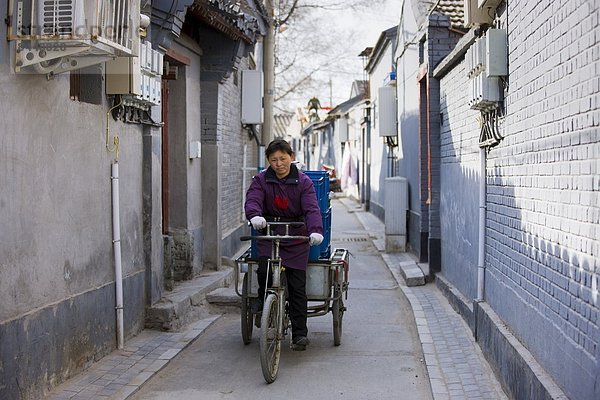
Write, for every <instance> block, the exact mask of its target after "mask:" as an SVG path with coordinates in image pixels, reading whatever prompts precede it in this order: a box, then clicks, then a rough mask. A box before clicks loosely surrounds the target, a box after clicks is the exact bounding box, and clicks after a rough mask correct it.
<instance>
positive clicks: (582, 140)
mask: <svg viewBox="0 0 600 400" xmlns="http://www.w3.org/2000/svg"><path fill="white" fill-rule="evenodd" d="M598 7H599V5H598V2H597V1H596V2H594V1H568V0H560V1H550V0H542V1H538V2H528V1H526V0H515V1H509V4H508V10H509V11H508V13H503V14H502V15H501V16H500V17H501V20H502V24H503V25H504V27H505V28H507V29H508V34H509V38H508V43H509V76H508V80H507V82H506V84H507V86H506V91H505V96H506V97H505V111H506V117H505V118H503V119H501V120H500V128H501V133H502V135H503V136H505V138H504V140H503V141H502V142H501V143H500V145H499V146H498V147H496V148H494V149H493V150H491V152H490V153H489V154H488V165H487V174H486V181H487V185H488V191H487V201H488V208H487V229H486V266H487V273H486V286H485V291H486V295H485V298H486V301H487V302H488V303H489V304H490V305H491V306H492V308H493V309H494V311H495V312H496V313H498V315H499V316H500V317H501V318H502V319H503V320H504V322H505V323H506V324H507V325H508V327H509V329H510V330H511V331H512V332H513V333H514V335H515V336H516V337H517V338H518V339H519V340H520V341H521V342H522V343H523V344H524V345H525V346H526V347H527V349H528V350H529V351H531V353H532V354H533V355H534V357H535V358H536V360H537V361H538V362H540V364H541V365H542V366H543V368H544V369H545V370H546V371H547V372H549V373H550V374H551V376H552V377H553V379H554V380H555V382H556V383H557V384H558V385H559V386H560V387H561V388H562V389H563V390H564V391H565V393H566V394H567V395H568V396H569V398H573V399H588V398H589V399H592V398H600V384H599V383H598V380H599V379H600V374H599V371H600V365H599V362H598V360H599V359H600V343H598V342H599V341H600V327H599V321H598V316H599V313H600V311H599V298H598V297H599V296H598V289H599V288H600V278H599V276H598V271H599V269H600V242H599V238H600V229H599V224H600V196H599V194H598V193H599V191H600V178H599V175H600V170H599V169H600V131H599V124H600V108H599V104H598V98H599V92H600V88H599V87H600V50H599V48H600V46H599V45H598V41H599V39H600V30H599V28H598V23H599V9H598ZM461 68H463V67H462V66H461V67H456V68H455V70H454V71H452V72H451V73H450V74H448V75H446V76H445V77H444V78H443V79H442V104H444V96H445V101H446V108H445V109H446V113H447V114H448V117H449V121H448V124H449V127H448V128H447V129H448V131H447V132H446V133H442V159H443V163H444V164H443V170H444V168H446V167H445V166H446V165H447V167H448V170H447V173H446V175H447V176H446V175H444V174H445V173H444V172H442V182H443V181H444V177H447V178H448V179H450V182H447V185H446V186H444V183H442V191H444V190H445V189H451V186H452V185H458V183H459V182H458V180H459V179H463V180H464V181H465V183H464V188H465V192H467V191H471V189H469V188H470V187H472V186H473V187H474V186H476V184H477V179H476V176H474V179H472V180H470V179H469V178H468V175H469V163H471V164H474V163H475V162H474V161H473V160H471V161H467V160H466V159H465V160H464V163H462V162H459V160H462V157H463V155H464V156H465V157H467V158H469V157H475V155H474V154H473V152H476V151H477V150H476V147H475V144H474V143H473V140H474V139H476V135H475V134H474V133H475V132H476V131H477V123H476V122H475V121H473V120H471V119H470V118H469V114H470V113H471V111H469V110H466V109H465V110H464V112H457V111H453V107H454V104H453V103H455V102H459V103H461V104H464V99H463V98H461V93H460V91H461V90H462V91H463V92H464V91H465V90H464V88H460V87H456V86H457V82H456V80H464V78H462V76H463V74H462V73H461V72H460V69H461ZM452 79H454V80H455V81H454V82H453V81H452ZM444 92H446V93H445V94H444ZM442 112H444V107H442ZM471 115H472V114H471ZM464 123H466V126H463V124H464ZM459 165H460V167H458V166H459ZM452 168H454V171H453V170H452ZM459 170H460V171H459ZM461 174H462V175H464V177H462V178H461ZM444 195H446V196H449V197H448V198H449V200H452V199H459V197H456V196H455V197H452V196H451V195H450V194H443V195H442V196H444ZM443 202H444V197H443V199H442V203H443ZM468 203H469V201H468V199H467V202H466V204H462V208H461V209H459V210H458V211H457V213H464V218H465V220H466V222H465V224H464V225H457V227H456V232H455V233H452V230H451V227H450V224H451V222H452V221H447V222H446V224H448V226H447V227H446V228H444V227H442V241H443V242H444V240H446V239H447V238H448V235H450V234H454V235H455V236H458V237H466V239H465V240H468V238H469V237H472V236H473V235H472V233H471V234H470V233H468V232H467V231H468V230H469V229H473V230H476V227H474V226H473V227H470V226H468V225H469V224H471V223H472V222H469V221H468V220H469V215H470V213H475V212H476V210H475V208H473V205H472V204H471V205H469V204H468ZM454 206H455V205H453V204H452V203H450V204H446V205H444V204H442V213H443V215H442V220H443V218H445V215H451V213H452V212H453V207H454ZM444 207H445V208H444ZM444 211H445V215H444ZM454 219H455V220H458V219H459V218H458V217H455V218H454ZM442 223H443V224H444V222H442ZM453 243H454V242H453V241H452V240H450V243H449V245H452V244H453ZM443 246H444V250H443V254H444V255H447V256H448V255H449V256H448V257H447V258H445V259H444V264H443V271H444V275H449V276H450V277H451V278H450V279H451V280H452V281H453V283H454V284H456V285H457V286H458V287H459V288H460V289H461V291H463V293H465V294H467V295H469V296H471V297H472V296H473V288H472V286H473V285H472V283H465V282H464V281H463V280H462V279H461V275H462V274H466V275H464V276H469V278H466V279H467V280H469V281H470V280H471V279H472V278H471V277H472V276H473V274H475V271H474V270H472V271H471V268H473V266H474V265H475V263H476V257H475V258H474V259H473V254H472V248H470V247H465V248H464V249H463V251H461V252H460V253H461V254H462V253H464V252H466V253H467V254H470V255H469V256H468V259H469V260H472V261H471V262H470V263H469V264H470V267H465V266H464V265H460V263H458V264H448V263H447V262H446V261H448V260H452V261H457V260H458V261H459V256H458V255H457V254H458V253H459V252H453V251H452V249H448V248H446V244H444V245H443ZM471 246H476V243H474V242H472V243H471ZM475 255H476V253H475ZM450 256H452V257H450Z"/></svg>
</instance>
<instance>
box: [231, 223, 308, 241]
mask: <svg viewBox="0 0 600 400" xmlns="http://www.w3.org/2000/svg"><path fill="white" fill-rule="evenodd" d="M275 218H277V219H276V220H269V219H267V228H266V229H267V234H266V235H260V236H258V235H257V236H242V237H240V240H241V241H242V242H245V241H248V240H270V241H279V240H300V241H303V242H308V240H309V239H310V238H309V237H308V236H295V235H289V229H290V227H291V226H304V222H300V221H282V219H284V218H283V217H275ZM275 226H285V234H284V235H273V234H272V232H271V228H273V227H275Z"/></svg>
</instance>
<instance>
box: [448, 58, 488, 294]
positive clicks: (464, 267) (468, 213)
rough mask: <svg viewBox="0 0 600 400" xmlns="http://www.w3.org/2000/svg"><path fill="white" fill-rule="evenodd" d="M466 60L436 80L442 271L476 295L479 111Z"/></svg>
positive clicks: (462, 290) (458, 285)
mask: <svg viewBox="0 0 600 400" xmlns="http://www.w3.org/2000/svg"><path fill="white" fill-rule="evenodd" d="M466 87H468V78H467V76H466V71H465V63H464V62H463V63H460V64H459V65H457V66H456V67H455V68H454V69H452V70H451V71H450V72H449V73H448V75H446V76H445V77H444V78H443V79H442V80H441V82H440V118H441V122H440V125H441V134H440V157H441V171H440V180H441V189H440V196H441V201H440V222H441V228H440V230H441V236H442V273H443V275H444V276H445V277H446V278H447V279H448V280H449V281H450V282H452V284H453V285H454V286H455V287H457V288H458V289H459V290H460V291H461V292H462V293H463V294H464V295H465V296H466V297H467V298H470V299H473V298H475V297H476V295H477V275H476V274H477V249H478V245H479V239H478V235H477V232H478V231H477V227H478V217H479V197H478V195H479V181H480V176H481V173H480V171H479V170H480V164H479V146H478V138H479V129H478V125H477V120H476V118H477V117H478V115H479V113H478V112H477V111H474V110H471V109H469V107H468V105H467V90H465V88H466Z"/></svg>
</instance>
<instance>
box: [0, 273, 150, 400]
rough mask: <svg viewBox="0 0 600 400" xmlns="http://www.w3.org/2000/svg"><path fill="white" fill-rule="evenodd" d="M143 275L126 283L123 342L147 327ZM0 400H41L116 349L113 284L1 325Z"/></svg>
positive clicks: (127, 280)
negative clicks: (49, 392) (53, 389)
mask: <svg viewBox="0 0 600 400" xmlns="http://www.w3.org/2000/svg"><path fill="white" fill-rule="evenodd" d="M144 278H145V277H144V274H143V273H137V274H134V275H132V276H129V277H127V278H125V279H124V281H123V293H124V295H123V302H124V304H125V310H124V325H125V326H124V330H125V332H124V333H125V338H128V337H131V336H132V335H134V334H137V333H139V332H140V331H141V330H142V329H143V327H144V320H143V318H144V308H145V299H144V293H145V290H144ZM0 338H1V340H0V399H40V398H43V397H44V395H45V394H47V393H48V391H50V390H51V389H52V388H54V387H55V386H57V385H59V384H60V383H62V382H64V381H65V380H67V379H69V378H70V377H72V376H74V375H76V374H77V373H79V372H81V371H82V370H84V369H85V368H87V367H89V366H90V365H91V364H92V363H93V362H94V361H95V360H98V359H99V358H102V357H104V356H105V355H107V354H109V353H110V352H111V351H113V350H115V349H116V345H117V343H116V314H115V285H114V282H113V283H111V284H108V285H105V286H103V287H101V288H99V289H95V290H91V291H88V292H85V293H81V294H79V295H76V296H73V297H70V298H68V299H66V300H64V301H61V302H59V303H56V304H53V305H51V306H48V307H44V308H43V309H40V310H37V311H35V312H32V313H29V314H26V315H24V316H22V317H19V318H16V319H13V320H11V321H8V322H5V323H2V324H0Z"/></svg>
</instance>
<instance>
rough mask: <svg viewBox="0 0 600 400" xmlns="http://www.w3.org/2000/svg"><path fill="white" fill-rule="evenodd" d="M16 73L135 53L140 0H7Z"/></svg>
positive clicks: (80, 64)
mask: <svg viewBox="0 0 600 400" xmlns="http://www.w3.org/2000/svg"><path fill="white" fill-rule="evenodd" d="M9 16H10V18H9V30H8V39H9V40H11V41H15V45H14V52H15V72H17V73H44V74H57V73H61V72H65V71H70V70H74V69H79V68H83V67H86V66H89V65H94V64H99V63H102V62H104V61H107V60H109V59H112V58H115V57H118V56H121V57H123V56H124V57H136V56H137V55H138V52H139V47H140V36H139V27H140V0H22V1H19V0H10V1H9Z"/></svg>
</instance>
